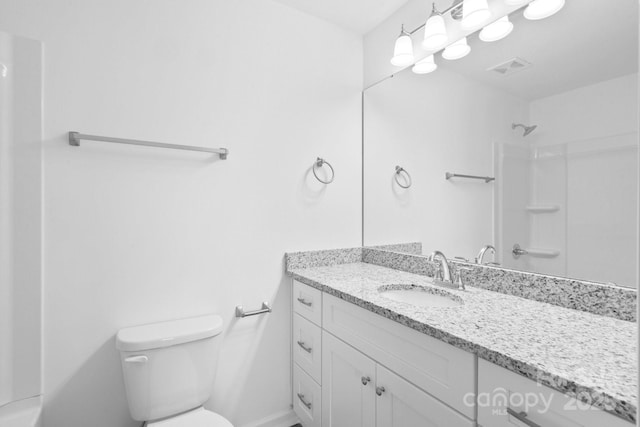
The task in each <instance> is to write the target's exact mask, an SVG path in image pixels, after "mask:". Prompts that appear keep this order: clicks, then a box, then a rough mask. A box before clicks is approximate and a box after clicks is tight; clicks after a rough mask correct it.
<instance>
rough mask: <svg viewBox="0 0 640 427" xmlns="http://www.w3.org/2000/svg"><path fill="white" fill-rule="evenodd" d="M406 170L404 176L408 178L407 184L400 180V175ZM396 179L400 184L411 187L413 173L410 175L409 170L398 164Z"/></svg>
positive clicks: (403, 186)
mask: <svg viewBox="0 0 640 427" xmlns="http://www.w3.org/2000/svg"><path fill="white" fill-rule="evenodd" d="M403 172H404V176H405V178H406V184H403V183H401V182H400V180H399V179H398V177H399V176H400V175H401V174H402V173H403ZM394 179H395V180H396V184H398V185H399V186H400V187H402V188H409V187H411V184H412V182H411V175H409V172H407V171H406V170H405V169H403V168H401V167H400V166H396V174H395V175H394Z"/></svg>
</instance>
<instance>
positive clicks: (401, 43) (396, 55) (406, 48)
mask: <svg viewBox="0 0 640 427" xmlns="http://www.w3.org/2000/svg"><path fill="white" fill-rule="evenodd" d="M414 59H415V58H414V57H413V42H412V41H411V35H410V34H409V33H407V32H406V31H405V30H404V25H403V26H402V29H401V30H400V35H399V36H398V38H397V39H396V45H395V47H394V49H393V58H391V64H392V65H395V66H396V67H406V66H407V65H411V64H413V61H414Z"/></svg>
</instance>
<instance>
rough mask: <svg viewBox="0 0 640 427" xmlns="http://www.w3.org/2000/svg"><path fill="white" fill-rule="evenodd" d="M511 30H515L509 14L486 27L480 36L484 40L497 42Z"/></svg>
mask: <svg viewBox="0 0 640 427" xmlns="http://www.w3.org/2000/svg"><path fill="white" fill-rule="evenodd" d="M511 31H513V23H512V22H511V21H509V16H508V15H507V16H503V17H502V18H500V19H498V20H497V21H496V22H494V23H492V24H489V25H487V26H486V27H484V28H483V29H482V31H480V36H479V37H480V40H482V41H483V42H495V41H498V40H501V39H503V38H505V37H507V36H508V35H509V34H510V33H511Z"/></svg>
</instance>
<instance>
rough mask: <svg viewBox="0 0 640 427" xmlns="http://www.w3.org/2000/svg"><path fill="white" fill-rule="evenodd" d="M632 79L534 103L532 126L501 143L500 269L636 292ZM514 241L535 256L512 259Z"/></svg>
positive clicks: (635, 119)
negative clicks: (522, 135) (524, 134)
mask: <svg viewBox="0 0 640 427" xmlns="http://www.w3.org/2000/svg"><path fill="white" fill-rule="evenodd" d="M637 78H638V76H637V74H632V75H628V76H623V77H619V78H616V79H612V80H608V81H604V82H599V83H597V84H593V85H590V86H586V87H582V88H579V89H576V90H572V91H569V92H564V93H561V94H557V95H554V96H550V97H547V98H541V99H537V100H534V101H532V102H531V104H530V112H529V114H530V118H529V122H530V123H532V124H537V125H538V128H537V129H536V131H535V132H534V133H532V134H531V135H530V136H528V137H527V138H526V139H524V140H520V142H519V143H515V142H514V143H509V144H505V145H504V146H502V147H500V151H499V153H500V155H499V158H498V161H497V165H499V167H500V168H501V169H502V170H501V171H500V172H501V173H500V172H499V174H501V175H502V176H503V178H504V179H503V183H501V184H500V185H501V187H500V190H501V192H500V194H499V197H498V200H501V201H503V202H502V203H503V205H504V206H502V207H498V209H497V212H498V214H500V215H503V218H502V219H499V221H500V222H499V224H502V226H501V227H498V229H499V230H500V231H499V233H498V235H497V241H498V242H499V247H500V248H501V249H502V253H501V259H502V262H503V264H504V265H505V266H507V267H511V268H516V269H521V270H528V271H536V272H540V273H544V274H551V275H560V276H569V277H575V278H582V279H589V280H595V281H601V282H614V283H617V284H621V285H624V286H631V287H635V286H636V283H637V277H636V276H637V273H636V263H637V260H638V251H637V247H636V239H637V236H638V228H637V222H636V221H637V215H638V205H637V194H638V105H637V104H638V103H637V99H636V97H637V93H638V91H637V89H638V85H637ZM501 236H509V237H510V238H509V239H506V240H501ZM512 236H515V237H514V238H511V237H512ZM515 242H517V243H519V244H520V245H521V246H522V247H523V248H530V249H534V250H536V251H539V252H540V254H538V255H537V256H533V255H532V256H523V257H520V258H519V259H514V258H513V257H512V256H511V248H512V246H513V244H514V243H515Z"/></svg>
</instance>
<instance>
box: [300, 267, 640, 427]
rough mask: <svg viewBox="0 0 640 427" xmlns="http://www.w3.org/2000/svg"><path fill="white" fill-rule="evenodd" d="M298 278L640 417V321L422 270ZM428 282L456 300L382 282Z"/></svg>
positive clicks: (363, 270) (312, 273) (317, 270)
mask: <svg viewBox="0 0 640 427" xmlns="http://www.w3.org/2000/svg"><path fill="white" fill-rule="evenodd" d="M289 274H290V275H291V276H292V277H293V278H294V279H296V280H298V281H300V282H302V283H305V284H307V285H309V286H312V287H314V288H317V289H320V290H322V291H324V292H326V293H328V294H331V295H334V296H336V297H338V298H341V299H343V300H346V301H349V302H351V303H354V304H356V305H358V306H360V307H363V308H365V309H367V310H369V311H372V312H374V313H377V314H380V315H382V316H384V317H387V318H389V319H392V320H394V321H396V322H399V323H402V324H404V325H406V326H408V327H410V328H412V329H415V330H417V331H420V332H422V333H425V334H427V335H429V336H432V337H435V338H437V339H440V340H442V341H444V342H447V343H449V344H451V345H453V346H455V347H458V348H460V349H462V350H465V351H469V352H472V353H474V354H477V355H478V357H480V358H482V359H485V360H487V361H489V362H492V363H495V364H497V365H499V366H502V367H504V368H506V369H509V370H511V371H513V372H516V373H518V374H520V375H524V376H526V377H528V378H531V379H532V380H535V381H538V382H540V383H541V384H544V385H546V386H549V387H551V388H553V389H556V390H559V391H561V392H563V393H565V394H567V395H569V396H574V397H575V396H578V398H579V399H580V400H582V401H585V402H588V403H591V404H593V405H594V406H595V407H598V408H600V409H603V410H605V411H607V412H609V413H612V414H614V415H617V416H619V417H621V418H623V419H625V420H627V421H630V422H635V419H636V401H637V378H638V370H637V361H636V354H637V348H636V326H637V324H636V323H633V322H627V321H624V320H618V319H614V318H611V317H605V316H599V315H595V314H591V313H586V312H582V311H577V310H572V309H567V308H562V307H558V306H555V305H551V304H547V303H542V302H538V301H532V300H528V299H524V298H520V297H516V296H511V295H506V294H501V293H497V292H492V291H488V290H484V289H480V288H476V287H471V286H467V289H466V290H465V291H459V290H457V289H449V288H443V287H439V286H433V285H432V284H431V280H430V279H429V278H428V277H426V276H422V275H417V274H412V273H407V272H403V271H399V270H394V269H391V268H387V267H381V266H377V265H373V264H368V263H363V262H354V263H349V264H338V265H331V266H323V267H311V268H294V269H291V270H290V271H289ZM390 285H419V286H430V287H433V288H436V289H439V290H444V291H446V292H449V293H450V294H454V295H456V296H457V297H459V298H461V299H462V301H463V302H464V303H463V304H462V305H460V306H456V307H429V308H424V307H419V306H415V305H411V304H407V303H402V302H395V301H392V300H390V299H387V298H385V297H383V296H382V295H380V293H379V292H378V289H379V288H380V287H382V286H390Z"/></svg>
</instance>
